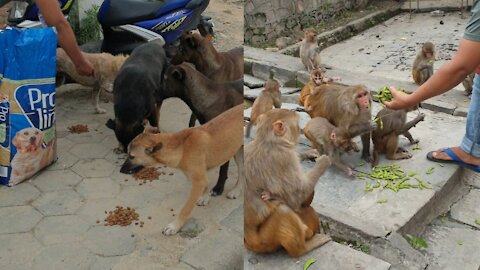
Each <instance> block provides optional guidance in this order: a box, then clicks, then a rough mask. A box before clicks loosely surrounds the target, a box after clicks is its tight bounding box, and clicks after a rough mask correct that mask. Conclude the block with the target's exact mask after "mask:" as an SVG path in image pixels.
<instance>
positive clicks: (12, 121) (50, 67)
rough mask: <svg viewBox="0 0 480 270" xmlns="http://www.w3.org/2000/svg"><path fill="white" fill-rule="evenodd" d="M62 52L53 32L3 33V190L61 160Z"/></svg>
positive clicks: (0, 101)
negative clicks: (58, 101) (58, 77)
mask: <svg viewBox="0 0 480 270" xmlns="http://www.w3.org/2000/svg"><path fill="white" fill-rule="evenodd" d="M56 46H57V35H56V33H55V32H54V30H53V29H52V28H43V29H26V30H25V29H24V30H20V29H12V28H8V29H6V30H4V31H0V63H1V64H0V74H3V78H2V75H0V78H2V79H1V80H2V81H1V84H0V184H3V185H9V186H13V185H16V184H18V183H20V182H22V181H24V180H26V179H28V178H30V177H31V176H33V175H34V174H35V173H37V172H38V171H39V170H41V169H42V168H45V167H46V166H48V165H50V164H51V163H52V162H54V161H55V159H56V139H55V73H56V62H55V61H56V60H55V56H56V55H55V54H56ZM2 59H3V60H2ZM2 66H3V67H2ZM2 69H3V71H2Z"/></svg>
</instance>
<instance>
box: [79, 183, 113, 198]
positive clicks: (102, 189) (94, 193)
mask: <svg viewBox="0 0 480 270" xmlns="http://www.w3.org/2000/svg"><path fill="white" fill-rule="evenodd" d="M75 190H76V191H77V192H78V193H80V195H82V196H83V197H84V198H86V199H101V198H113V197H115V196H116V195H117V194H118V193H119V192H120V184H118V183H116V182H114V181H113V180H112V179H110V178H86V179H84V180H83V181H82V182H81V183H80V184H79V185H78V186H77V187H76V188H75Z"/></svg>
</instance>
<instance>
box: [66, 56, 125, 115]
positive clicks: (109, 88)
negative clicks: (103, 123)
mask: <svg viewBox="0 0 480 270" xmlns="http://www.w3.org/2000/svg"><path fill="white" fill-rule="evenodd" d="M83 55H84V56H85V57H86V58H87V59H88V60H89V61H90V62H91V63H92V65H93V66H94V67H95V74H94V76H81V75H78V73H77V70H76V69H75V65H74V64H73V62H72V60H71V59H70V58H69V57H68V55H67V54H66V53H65V51H64V50H63V49H61V48H59V49H57V71H59V72H64V73H66V74H67V75H68V76H70V77H71V78H72V79H73V80H74V81H75V82H77V83H79V84H81V85H84V86H90V87H93V90H94V91H98V92H97V95H96V96H95V111H96V112H97V113H106V112H107V111H106V110H105V109H102V108H100V105H99V104H98V103H99V99H100V94H101V93H102V91H106V92H110V93H112V92H113V81H114V80H115V77H116V76H117V73H118V71H119V70H120V67H121V66H122V65H123V62H125V60H126V59H127V58H128V56H125V55H116V56H114V55H111V54H109V53H83Z"/></svg>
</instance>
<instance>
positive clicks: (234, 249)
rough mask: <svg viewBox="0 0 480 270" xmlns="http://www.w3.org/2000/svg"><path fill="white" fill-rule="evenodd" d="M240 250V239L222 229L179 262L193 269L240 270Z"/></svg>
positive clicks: (241, 247) (192, 249)
mask: <svg viewBox="0 0 480 270" xmlns="http://www.w3.org/2000/svg"><path fill="white" fill-rule="evenodd" d="M242 249H243V241H242V238H241V237H239V236H237V235H235V234H232V233H231V232H228V231H227V229H223V230H221V231H219V232H218V233H215V235H212V237H210V238H209V239H205V241H202V242H200V243H198V244H197V245H195V246H194V247H192V248H191V249H190V250H188V251H187V252H186V253H185V254H184V255H183V256H182V259H181V261H182V262H184V263H186V264H188V265H191V266H193V267H194V268H203V269H208V270H217V269H218V270H220V269H221V270H223V269H231V270H240V269H241V265H242V260H243V253H242V252H241V250H242ZM211 254H215V256H211Z"/></svg>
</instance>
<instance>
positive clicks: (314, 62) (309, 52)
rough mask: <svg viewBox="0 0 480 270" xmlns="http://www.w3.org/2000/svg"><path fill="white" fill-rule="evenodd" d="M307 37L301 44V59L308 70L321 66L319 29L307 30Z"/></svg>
mask: <svg viewBox="0 0 480 270" xmlns="http://www.w3.org/2000/svg"><path fill="white" fill-rule="evenodd" d="M304 33H305V37H304V39H303V41H302V44H301V45H300V59H301V60H302V64H303V65H304V66H305V68H306V69H307V70H308V71H311V70H312V69H317V68H320V52H319V50H320V49H319V47H318V40H317V34H318V33H317V31H316V30H315V29H313V28H308V29H306V30H305V32H304Z"/></svg>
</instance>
